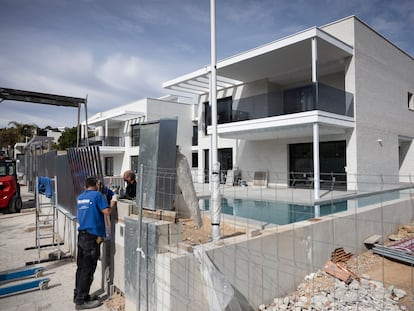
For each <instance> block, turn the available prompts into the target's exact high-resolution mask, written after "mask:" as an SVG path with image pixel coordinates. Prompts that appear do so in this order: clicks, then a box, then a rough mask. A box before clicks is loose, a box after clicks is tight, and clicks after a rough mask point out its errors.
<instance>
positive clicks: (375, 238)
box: [364, 234, 382, 249]
mask: <svg viewBox="0 0 414 311" xmlns="http://www.w3.org/2000/svg"><path fill="white" fill-rule="evenodd" d="M381 241H382V235H379V234H374V235H371V236H370V237H369V238H367V239H366V240H365V241H364V245H365V247H366V248H368V249H371V248H373V247H374V246H375V244H379V243H381Z"/></svg>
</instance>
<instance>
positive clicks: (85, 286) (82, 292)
mask: <svg viewBox="0 0 414 311" xmlns="http://www.w3.org/2000/svg"><path fill="white" fill-rule="evenodd" d="M99 255H100V247H99V244H98V243H97V242H96V236H95V235H92V234H89V233H87V232H84V231H81V232H79V234H78V258H77V261H76V263H77V265H78V268H77V270H76V283H75V290H74V299H75V303H76V304H83V303H84V302H85V301H87V300H88V298H89V290H90V289H91V285H92V281H93V274H94V273H95V270H96V265H97V263H98V258H99Z"/></svg>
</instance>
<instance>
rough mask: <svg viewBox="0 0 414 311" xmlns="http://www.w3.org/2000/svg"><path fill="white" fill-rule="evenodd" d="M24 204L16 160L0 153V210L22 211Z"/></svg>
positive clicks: (6, 211)
mask: <svg viewBox="0 0 414 311" xmlns="http://www.w3.org/2000/svg"><path fill="white" fill-rule="evenodd" d="M22 205H23V203H22V198H21V196H20V184H19V182H18V180H17V172H16V161H15V160H14V159H11V158H9V157H6V156H5V155H4V154H0V212H3V213H20V211H21V209H22Z"/></svg>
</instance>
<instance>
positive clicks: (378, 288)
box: [259, 271, 408, 311]
mask: <svg viewBox="0 0 414 311" xmlns="http://www.w3.org/2000/svg"><path fill="white" fill-rule="evenodd" d="M406 295H407V293H406V292H405V291H403V290H400V289H397V288H395V287H394V286H389V287H387V288H385V287H384V286H383V284H382V283H381V282H377V281H373V280H369V279H362V280H361V282H360V283H359V282H356V281H352V282H350V283H349V284H346V283H344V282H341V281H339V280H335V279H333V278H332V277H330V276H329V275H327V274H326V273H325V272H323V271H318V272H316V273H312V274H310V275H308V276H306V277H305V280H304V282H303V283H301V284H300V285H299V286H298V289H297V291H296V292H295V293H293V294H292V295H289V296H286V297H282V298H275V299H274V300H273V303H272V304H270V305H265V304H262V305H260V306H259V310H272V311H276V310H292V311H293V310H294V311H296V310H359V311H369V310H395V311H397V310H408V309H407V308H406V307H404V306H399V304H398V302H399V300H400V299H402V298H403V297H405V296H406Z"/></svg>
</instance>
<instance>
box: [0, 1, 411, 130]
mask: <svg viewBox="0 0 414 311" xmlns="http://www.w3.org/2000/svg"><path fill="white" fill-rule="evenodd" d="M0 7H1V10H0V42H1V44H0V87H6V88H15V89H22V90H29V91H35V92H43V93H52V94H59V95H66V96H74V97H85V96H88V115H89V116H91V115H93V114H95V113H97V112H99V111H103V110H107V109H110V108H112V107H115V106H120V105H123V104H127V103H130V102H132V101H134V100H138V99H141V98H144V97H159V96H162V95H165V94H167V92H166V90H163V89H162V87H161V84H162V83H163V82H165V81H168V80H170V79H173V78H176V77H178V76H181V75H183V74H186V73H189V72H191V71H194V70H197V69H199V68H201V67H204V66H205V65H207V64H208V63H209V62H210V1H209V0H192V1H191V0H0ZM216 10H217V15H216V20H217V26H216V29H217V58H218V60H220V59H223V58H225V57H229V56H232V55H234V54H237V53H240V52H243V51H246V50H249V49H251V48H254V47H256V46H259V45H262V44H265V43H268V42H271V41H274V40H277V39H279V38H282V37H284V36H286V35H290V34H293V33H295V32H298V31H301V30H304V29H307V28H310V27H313V26H322V25H325V24H327V23H330V22H332V21H335V20H338V19H341V18H344V17H348V16H350V15H356V16H358V17H359V18H360V19H362V20H363V21H364V22H366V23H367V24H368V25H370V26H371V27H373V28H374V29H375V30H377V31H378V32H380V33H381V34H382V35H383V36H385V37H386V38H387V39H389V40H390V41H392V42H393V43H394V44H396V45H397V46H399V47H400V48H401V49H403V50H404V51H406V52H407V53H408V54H410V55H414V26H413V25H414V1H412V0H393V1H388V0H382V1H381V0H347V1H344V0H312V1H309V0H289V1H284V0H273V1H272V0H216ZM413 83H414V82H413ZM82 119H83V118H82ZM10 121H17V122H20V123H34V124H37V125H38V126H40V127H44V126H47V125H51V126H53V127H55V126H56V127H57V126H69V127H72V126H74V125H76V122H77V111H76V109H74V108H64V107H55V106H44V105H38V104H33V103H19V102H13V101H3V102H2V103H0V127H5V126H7V125H8V123H9V122H10Z"/></svg>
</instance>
